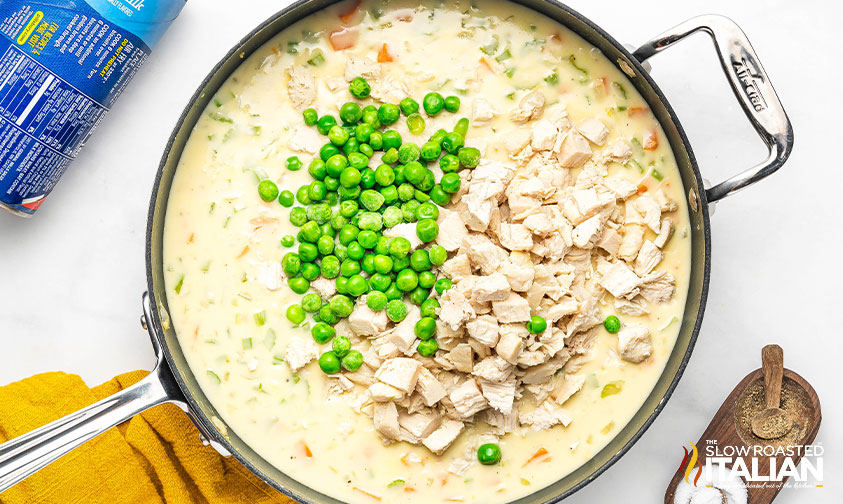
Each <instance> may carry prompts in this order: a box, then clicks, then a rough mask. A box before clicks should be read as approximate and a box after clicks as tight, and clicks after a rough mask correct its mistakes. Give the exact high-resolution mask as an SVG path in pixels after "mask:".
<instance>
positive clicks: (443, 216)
mask: <svg viewBox="0 0 843 504" xmlns="http://www.w3.org/2000/svg"><path fill="white" fill-rule="evenodd" d="M438 222H439V235H437V237H436V243H438V244H439V245H442V246H443V247H445V250H447V251H448V252H453V251H454V250H457V249H458V248H460V246H461V245H462V242H463V240H464V239H465V237H466V236H468V231H467V230H466V229H465V223H464V222H463V221H462V218H460V214H459V212H452V211H450V210H445V209H442V210H440V211H439V221H438Z"/></svg>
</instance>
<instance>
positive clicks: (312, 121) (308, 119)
mask: <svg viewBox="0 0 843 504" xmlns="http://www.w3.org/2000/svg"><path fill="white" fill-rule="evenodd" d="M301 115H302V117H304V123H305V124H307V125H308V126H315V125H316V121H318V120H319V114H318V113H317V112H316V110H315V109H312V108H306V109H304V110H303V111H302V113H301Z"/></svg>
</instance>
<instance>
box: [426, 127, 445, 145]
mask: <svg viewBox="0 0 843 504" xmlns="http://www.w3.org/2000/svg"><path fill="white" fill-rule="evenodd" d="M447 134H448V132H447V131H445V130H444V129H441V128H440V129H438V130H436V133H434V134H433V135H432V136H431V137H430V140H428V142H430V143H435V144H441V143H442V139H443V138H445V135H447Z"/></svg>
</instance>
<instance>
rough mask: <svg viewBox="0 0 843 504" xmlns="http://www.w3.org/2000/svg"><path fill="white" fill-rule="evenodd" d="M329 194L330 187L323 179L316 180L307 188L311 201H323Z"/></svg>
mask: <svg viewBox="0 0 843 504" xmlns="http://www.w3.org/2000/svg"><path fill="white" fill-rule="evenodd" d="M327 195H328V188H327V187H325V183H324V182H322V181H321V180H314V181H313V182H311V183H310V186H309V187H308V189H307V196H308V197H309V198H310V201H311V202H314V201H322V200H323V199H325V196H327Z"/></svg>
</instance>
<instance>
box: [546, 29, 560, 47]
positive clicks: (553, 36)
mask: <svg viewBox="0 0 843 504" xmlns="http://www.w3.org/2000/svg"><path fill="white" fill-rule="evenodd" d="M547 40H550V41H553V42H558V43H560V44H561V43H562V34H561V33H559V32H556V33H553V34H551V35H548V36H547Z"/></svg>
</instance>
